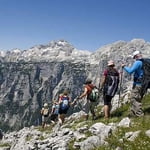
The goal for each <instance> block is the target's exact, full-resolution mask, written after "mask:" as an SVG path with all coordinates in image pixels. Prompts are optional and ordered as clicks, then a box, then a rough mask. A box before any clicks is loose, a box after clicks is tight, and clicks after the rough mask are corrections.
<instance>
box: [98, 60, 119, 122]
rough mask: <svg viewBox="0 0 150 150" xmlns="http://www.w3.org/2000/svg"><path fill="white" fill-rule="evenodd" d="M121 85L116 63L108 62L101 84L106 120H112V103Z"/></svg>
mask: <svg viewBox="0 0 150 150" xmlns="http://www.w3.org/2000/svg"><path fill="white" fill-rule="evenodd" d="M118 85H119V73H118V71H117V69H116V68H115V63H114V61H113V60H110V61H108V63H107V68H106V69H105V70H104V73H103V76H102V79H101V82H100V92H101V91H103V99H104V107H103V111H104V118H105V119H108V118H110V111H111V108H112V105H111V101H112V98H113V97H114V96H115V94H116V92H117V89H118Z"/></svg>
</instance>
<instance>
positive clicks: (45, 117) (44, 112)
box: [41, 103, 49, 128]
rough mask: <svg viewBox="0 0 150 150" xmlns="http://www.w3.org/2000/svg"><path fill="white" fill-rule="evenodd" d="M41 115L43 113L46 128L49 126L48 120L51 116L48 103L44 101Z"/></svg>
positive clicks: (43, 123) (43, 126) (43, 124)
mask: <svg viewBox="0 0 150 150" xmlns="http://www.w3.org/2000/svg"><path fill="white" fill-rule="evenodd" d="M41 115H42V128H45V127H46V126H47V121H48V118H49V108H48V104H47V103H44V106H43V108H42V109H41Z"/></svg>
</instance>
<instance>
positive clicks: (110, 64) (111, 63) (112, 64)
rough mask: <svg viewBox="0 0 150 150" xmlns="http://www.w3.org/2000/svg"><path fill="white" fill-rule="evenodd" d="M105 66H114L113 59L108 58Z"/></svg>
mask: <svg viewBox="0 0 150 150" xmlns="http://www.w3.org/2000/svg"><path fill="white" fill-rule="evenodd" d="M107 66H108V67H114V66H115V63H114V61H113V60H109V61H108V62H107Z"/></svg>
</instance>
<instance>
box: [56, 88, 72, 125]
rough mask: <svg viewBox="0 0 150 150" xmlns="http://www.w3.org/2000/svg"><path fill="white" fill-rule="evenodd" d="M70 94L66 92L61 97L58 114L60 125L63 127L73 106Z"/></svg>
mask: <svg viewBox="0 0 150 150" xmlns="http://www.w3.org/2000/svg"><path fill="white" fill-rule="evenodd" d="M68 95H69V92H68V91H67V90H64V92H63V93H62V94H61V95H60V96H59V100H58V103H59V112H58V121H59V124H60V125H62V124H63V123H64V121H65V117H66V114H67V112H68V110H69V107H70V105H71V100H70V97H69V96H68Z"/></svg>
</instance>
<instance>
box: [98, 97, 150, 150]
mask: <svg viewBox="0 0 150 150" xmlns="http://www.w3.org/2000/svg"><path fill="white" fill-rule="evenodd" d="M142 104H143V109H144V113H145V116H143V117H133V118H131V122H132V124H131V127H130V128H118V129H117V131H116V132H115V133H113V134H112V135H111V136H110V137H109V138H108V139H107V142H108V143H109V146H104V147H99V148H97V149H95V150H115V149H116V148H117V147H120V148H121V149H122V150H149V149H150V138H149V137H148V136H146V134H145V131H147V130H150V95H147V96H146V97H145V98H144V99H143V101H142ZM128 112H129V105H124V106H122V107H121V108H119V109H117V110H116V111H115V112H114V113H113V117H112V118H111V119H110V120H109V122H111V121H113V120H115V121H117V122H118V121H120V120H121V119H122V118H123V117H126V116H127V114H128ZM138 130H140V131H141V133H140V134H139V136H138V137H137V138H136V139H135V140H134V141H132V142H131V141H128V140H127V139H125V138H124V136H125V133H127V132H130V131H132V132H135V131H138Z"/></svg>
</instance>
